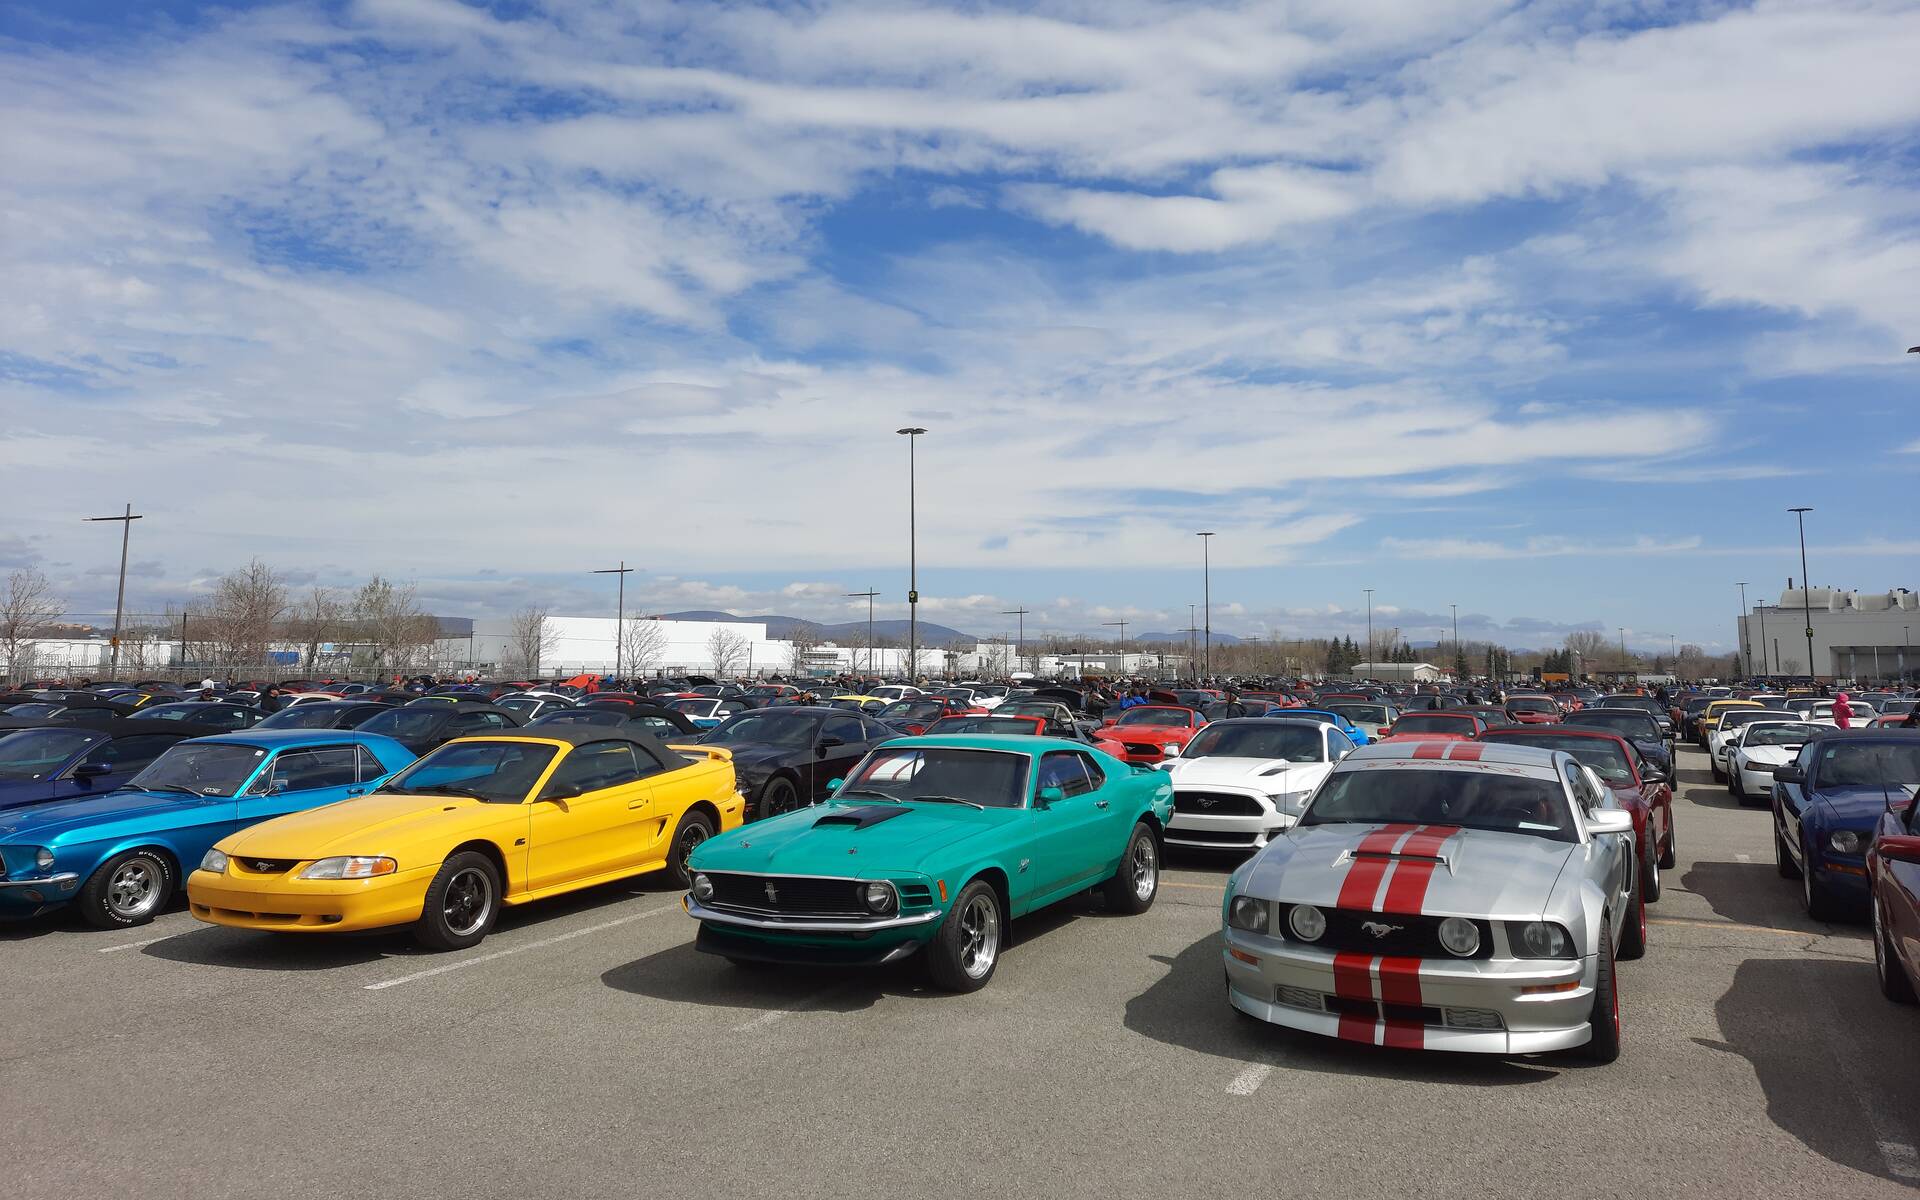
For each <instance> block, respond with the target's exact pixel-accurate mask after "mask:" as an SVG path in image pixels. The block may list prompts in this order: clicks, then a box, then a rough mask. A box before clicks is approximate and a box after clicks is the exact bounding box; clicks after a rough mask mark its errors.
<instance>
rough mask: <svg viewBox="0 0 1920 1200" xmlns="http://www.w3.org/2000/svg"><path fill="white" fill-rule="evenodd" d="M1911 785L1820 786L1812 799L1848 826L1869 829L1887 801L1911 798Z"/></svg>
mask: <svg viewBox="0 0 1920 1200" xmlns="http://www.w3.org/2000/svg"><path fill="white" fill-rule="evenodd" d="M1913 792H1914V789H1913V785H1911V784H1908V785H1906V786H1904V787H1901V786H1892V787H1887V788H1884V789H1883V788H1878V787H1857V788H1856V787H1846V788H1821V789H1820V790H1819V791H1818V792H1817V793H1815V795H1814V799H1815V800H1816V801H1818V802H1819V803H1820V804H1822V805H1824V806H1825V807H1826V808H1827V809H1828V810H1829V811H1830V812H1832V814H1833V816H1834V819H1835V820H1837V821H1839V822H1841V823H1842V824H1844V825H1845V826H1846V827H1847V828H1849V829H1871V828H1873V826H1874V825H1875V823H1877V822H1878V821H1879V820H1880V814H1881V813H1884V812H1886V811H1887V801H1888V800H1889V799H1891V800H1892V801H1893V807H1895V808H1899V807H1901V806H1902V805H1904V804H1905V803H1907V802H1908V801H1910V800H1912V799H1913Z"/></svg>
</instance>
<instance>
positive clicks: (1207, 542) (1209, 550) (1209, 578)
mask: <svg viewBox="0 0 1920 1200" xmlns="http://www.w3.org/2000/svg"><path fill="white" fill-rule="evenodd" d="M1199 537H1200V586H1201V592H1200V596H1201V599H1202V601H1203V602H1204V605H1205V609H1206V613H1205V616H1206V638H1207V641H1206V656H1207V678H1209V679H1211V678H1212V677H1213V534H1212V533H1211V532H1207V533H1202V534H1200V535H1199Z"/></svg>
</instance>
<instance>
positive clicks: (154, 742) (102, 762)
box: [82, 733, 180, 775]
mask: <svg viewBox="0 0 1920 1200" xmlns="http://www.w3.org/2000/svg"><path fill="white" fill-rule="evenodd" d="M179 740H180V739H179V738H176V737H174V736H172V735H171V734H165V733H148V734H140V735H138V736H136V737H123V738H114V739H113V740H112V741H109V742H102V743H100V744H99V745H98V746H95V747H94V748H93V749H92V750H91V751H90V752H89V753H88V754H87V757H86V758H85V759H84V760H82V762H83V765H97V766H102V767H105V768H106V769H107V770H108V771H109V772H111V773H113V774H116V775H118V774H124V773H125V772H128V771H138V770H139V769H140V768H141V767H144V766H146V765H147V764H148V763H150V762H152V761H153V760H154V759H156V758H159V757H160V755H161V753H162V752H163V751H165V750H166V748H167V747H168V746H171V745H173V744H174V743H175V742H177V741H179Z"/></svg>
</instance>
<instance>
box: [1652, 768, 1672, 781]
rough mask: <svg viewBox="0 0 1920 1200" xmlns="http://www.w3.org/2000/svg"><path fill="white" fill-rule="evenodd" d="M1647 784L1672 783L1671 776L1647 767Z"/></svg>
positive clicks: (1657, 769) (1658, 769)
mask: <svg viewBox="0 0 1920 1200" xmlns="http://www.w3.org/2000/svg"><path fill="white" fill-rule="evenodd" d="M1647 782H1648V783H1672V782H1673V776H1671V775H1668V774H1667V773H1666V772H1665V771H1662V770H1661V769H1660V768H1658V767H1648V768H1647Z"/></svg>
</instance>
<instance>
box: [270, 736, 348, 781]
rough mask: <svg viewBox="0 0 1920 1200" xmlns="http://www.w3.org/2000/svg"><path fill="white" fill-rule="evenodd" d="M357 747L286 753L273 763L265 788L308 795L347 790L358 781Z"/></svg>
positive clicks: (288, 751) (332, 747)
mask: <svg viewBox="0 0 1920 1200" xmlns="http://www.w3.org/2000/svg"><path fill="white" fill-rule="evenodd" d="M357 749H358V747H354V746H325V747H320V748H317V749H313V750H286V751H283V752H282V753H281V754H280V756H279V757H278V758H276V759H274V760H273V766H272V768H271V771H270V775H269V778H268V783H267V786H268V788H269V789H270V790H273V791H286V792H311V791H315V790H317V789H319V788H331V787H346V786H347V785H349V784H351V783H355V782H357V780H358V775H359V758H358V756H357V754H356V751H357Z"/></svg>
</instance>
